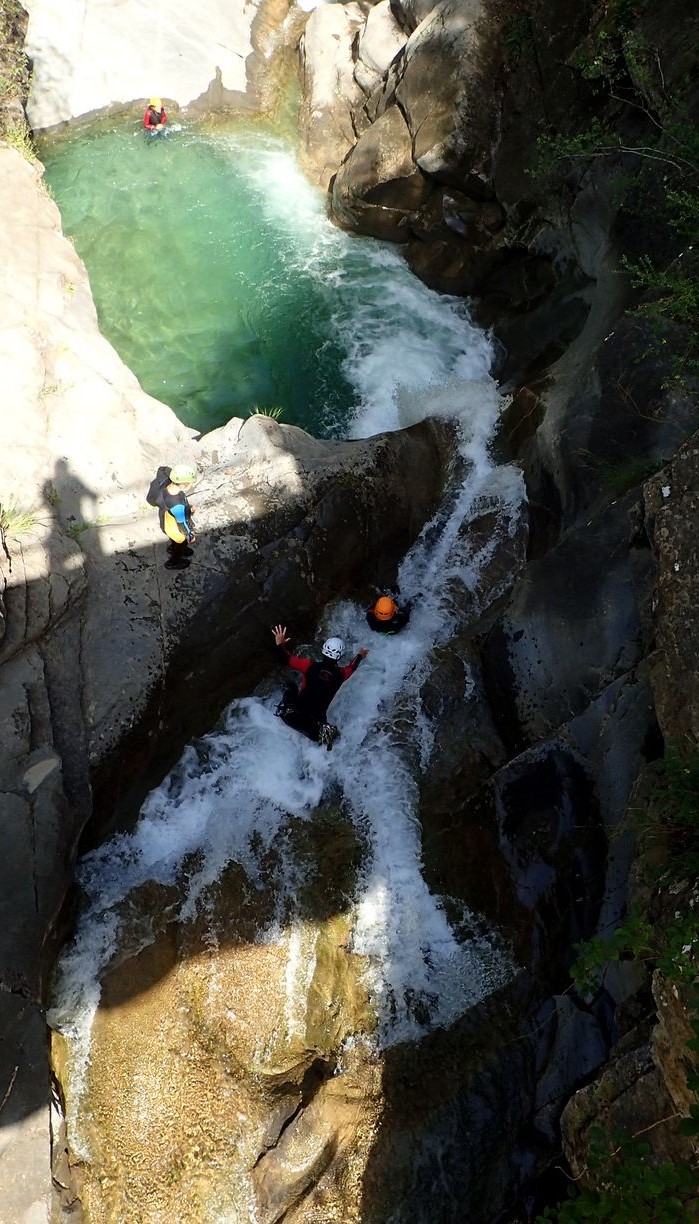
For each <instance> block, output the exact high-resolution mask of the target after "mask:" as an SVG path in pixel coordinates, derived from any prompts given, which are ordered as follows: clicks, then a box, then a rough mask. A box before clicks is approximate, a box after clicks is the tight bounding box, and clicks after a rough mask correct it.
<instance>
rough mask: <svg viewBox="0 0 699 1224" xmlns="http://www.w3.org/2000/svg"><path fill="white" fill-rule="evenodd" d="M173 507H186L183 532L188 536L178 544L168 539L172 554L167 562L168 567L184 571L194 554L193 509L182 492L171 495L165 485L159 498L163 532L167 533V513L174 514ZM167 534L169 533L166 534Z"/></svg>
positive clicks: (169, 550)
mask: <svg viewBox="0 0 699 1224" xmlns="http://www.w3.org/2000/svg"><path fill="white" fill-rule="evenodd" d="M173 506H184V508H185V521H184V523H183V524H182V530H183V531H184V533H185V535H186V536H187V539H186V540H182V541H181V543H178V542H177V541H176V540H170V539H169V538H168V539H169V542H168V546H167V550H168V552H169V554H170V561H169V562H166V565H167V566H168V568H173V569H184V568H185V567H186V566H187V565H188V564H189V562H188V561H187V557H189V556H191V553H192V550H191V548H190V547H189V540H190V536H192V535H193V534H194V531H193V528H192V508H191V506H190V504H189V502H188V501H187V498H186V497H185V495H184V493H183V492H182V491H181V490H180V491H179V492H177V493H170V492H169V491H168V488H167V485H165V486H164V487H163V488H161V490H160V495H159V497H158V513H159V515H160V528H161V530H162V531H163V532H165V511H166V510H169V511H170V513H171V514H172V508H173ZM165 534H167V533H166V532H165Z"/></svg>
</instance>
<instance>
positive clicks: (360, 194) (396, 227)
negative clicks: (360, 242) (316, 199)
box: [332, 106, 431, 242]
mask: <svg viewBox="0 0 699 1224" xmlns="http://www.w3.org/2000/svg"><path fill="white" fill-rule="evenodd" d="M430 191H431V187H430V184H429V183H428V182H427V180H426V179H425V177H424V176H423V175H422V174H421V173H420V171H419V170H418V169H417V167H416V166H415V163H414V161H413V156H412V141H411V138H410V133H409V131H408V128H407V126H406V123H405V119H404V118H403V115H402V113H401V111H400V110H399V109H398V107H397V106H390V107H389V108H388V109H387V110H386V111H385V112H384V113H383V114H382V115H381V116H380V118H379V119H377V120H376V122H375V123H373V124H372V125H371V127H370V128H368V129H367V131H366V132H364V133H363V134H362V135H361V136H360V138H359V140H358V141H357V143H356V144H355V146H354V148H353V149H352V151H351V153H350V154H349V156H348V157H347V159H346V161H345V162H344V163H343V165H342V166H341V167H340V169H339V171H338V173H337V175H336V178H335V181H334V183H333V188H332V211H333V215H334V216H335V217H336V218H337V220H339V221H340V222H341V223H342V224H343V225H344V226H345V227H346V228H347V229H354V230H358V231H359V232H360V233H363V234H371V235H372V236H373V237H374V238H384V239H388V240H389V241H391V242H407V240H408V238H409V237H410V230H409V221H410V218H411V215H412V213H413V212H414V211H415V210H416V209H418V208H419V207H420V205H422V204H424V202H425V200H426V199H427V198H428V196H429V194H430Z"/></svg>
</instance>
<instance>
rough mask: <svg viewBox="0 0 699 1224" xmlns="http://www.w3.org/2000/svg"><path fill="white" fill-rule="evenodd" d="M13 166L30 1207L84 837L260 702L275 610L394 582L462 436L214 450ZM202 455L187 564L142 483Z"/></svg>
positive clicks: (7, 327) (20, 878)
mask: <svg viewBox="0 0 699 1224" xmlns="http://www.w3.org/2000/svg"><path fill="white" fill-rule="evenodd" d="M0 166H1V170H2V173H0V211H1V213H2V216H3V228H2V234H1V235H0V246H1V250H2V261H1V262H2V268H3V273H2V276H3V299H2V329H1V331H0V365H1V368H2V379H3V387H4V392H5V396H6V399H5V403H6V404H7V405H10V406H11V408H12V411H10V412H9V413H7V414H6V415H5V416H4V418H3V429H4V437H5V442H6V448H7V449H6V453H7V455H8V456H11V462H9V463H8V466H7V467H6V471H5V474H4V476H3V478H2V482H1V485H2V492H1V494H0V502H1V503H2V506H3V507H4V509H5V511H6V512H7V514H8V518H7V527H6V530H5V537H4V538H5V547H6V551H4V552H3V553H2V554H0V591H1V594H2V621H1V622H0V624H1V631H0V638H1V643H0V680H1V684H0V703H1V706H0V708H1V711H2V717H1V719H0V743H1V745H2V752H1V753H0V757H1V760H2V765H1V766H0V778H1V785H2V820H3V822H4V829H5V833H6V839H7V853H6V856H5V860H4V868H3V887H2V913H3V916H4V924H3V930H4V932H5V934H4V936H3V940H2V951H1V954H0V959H1V968H0V979H1V981H2V985H3V992H2V993H1V994H0V1004H1V1010H2V1023H3V1031H4V1034H5V1041H4V1043H3V1046H2V1066H1V1068H0V1083H2V1085H3V1092H4V1091H5V1089H9V1095H8V1098H7V1100H6V1102H5V1104H4V1107H3V1112H4V1116H3V1119H2V1120H3V1123H4V1124H5V1126H4V1131H3V1135H4V1140H5V1147H4V1149H3V1152H4V1159H5V1163H6V1167H7V1168H8V1169H14V1170H16V1171H17V1172H16V1177H15V1178H14V1182H13V1186H14V1189H13V1191H12V1194H11V1195H9V1197H7V1196H6V1197H5V1199H4V1205H3V1210H4V1211H5V1212H6V1213H8V1214H7V1215H6V1218H8V1219H9V1218H12V1219H13V1220H21V1219H23V1218H24V1217H23V1213H24V1212H25V1211H27V1210H29V1209H30V1208H31V1206H32V1203H33V1202H34V1201H35V1199H36V1200H39V1199H42V1197H43V1196H45V1195H46V1194H47V1193H48V1187H49V1185H50V1177H49V1166H48V1160H49V1133H48V1130H49V1114H48V1101H49V1070H48V1065H47V1061H46V1046H45V1029H44V1020H43V1004H44V997H45V986H46V972H47V970H48V968H49V967H50V965H51V963H52V960H53V953H54V945H55V937H56V929H55V924H56V919H57V916H58V914H59V911H60V909H61V905H62V902H63V900H64V898H65V894H66V890H67V889H68V887H69V884H70V881H71V878H72V868H73V863H74V857H75V853H76V845H77V841H78V838H79V837H80V835H81V832H82V831H83V829H84V827H85V825H86V823H87V822H88V820H91V819H95V820H99V819H103V818H104V814H105V812H106V811H107V810H108V811H109V812H110V813H111V814H112V816H116V817H118V816H119V815H120V814H123V812H124V811H128V812H133V810H134V804H137V803H138V801H139V799H140V797H142V795H143V794H144V793H145V792H146V791H147V790H148V789H149V788H150V786H151V785H152V784H153V781H154V780H156V779H158V778H160V777H162V774H163V772H164V770H165V769H166V768H167V767H168V766H169V764H171V763H172V761H173V760H175V759H176V757H177V756H178V755H179V752H180V751H181V748H182V746H183V744H184V743H185V742H186V741H187V740H188V739H189V738H191V736H192V735H194V734H196V733H198V732H199V731H202V730H204V729H206V728H207V727H209V726H210V725H211V724H212V722H213V721H214V720H215V718H216V716H217V714H218V713H219V712H220V710H221V709H222V707H223V706H224V705H225V703H226V702H227V701H228V700H230V698H231V697H232V696H233V695H235V694H237V693H243V692H248V691H249V689H250V687H251V686H252V685H254V683H256V681H257V679H259V677H260V676H261V675H262V674H264V673H265V672H266V671H267V670H268V669H269V667H270V664H271V662H272V658H271V654H270V651H269V646H268V637H269V629H268V626H269V625H270V624H271V623H273V622H274V621H276V620H277V619H278V618H279V617H280V616H285V617H286V616H288V615H290V614H293V617H294V619H295V621H296V623H297V627H298V628H299V629H302V628H307V629H309V630H310V629H311V628H312V626H313V622H314V620H315V617H316V615H317V613H318V610H319V609H320V608H322V607H323V606H324V604H325V603H326V602H327V601H328V599H330V598H331V597H332V596H333V595H337V594H339V593H340V592H342V591H345V590H347V591H349V590H351V589H353V588H354V587H355V585H356V586H359V587H361V588H364V587H365V585H366V583H367V582H371V581H372V580H375V581H378V582H385V581H389V580H390V579H391V577H392V575H393V574H394V572H395V565H396V563H397V560H398V558H399V557H400V556H401V555H402V554H403V552H404V551H405V549H406V547H407V546H408V545H409V543H410V542H411V540H412V539H413V538H414V537H415V535H416V534H417V532H418V531H419V529H420V527H421V526H422V524H423V522H424V520H425V518H426V517H428V516H429V515H430V514H431V512H432V510H433V508H434V507H435V505H436V504H437V502H438V500H439V497H440V493H441V489H442V484H443V479H444V473H445V471H446V469H447V467H448V465H449V462H450V450H451V441H450V436H449V431H448V429H446V428H441V427H439V426H437V427H433V426H431V425H424V426H417V427H415V428H414V429H412V430H410V431H407V432H406V433H403V434H395V435H389V436H387V437H385V438H376V439H373V440H370V441H368V442H364V443H356V444H353V443H345V444H341V443H330V442H327V443H324V442H319V441H316V440H315V439H312V438H310V437H308V436H307V435H306V434H304V433H303V431H301V430H296V429H293V428H291V427H288V428H287V427H283V426H279V425H277V424H276V423H274V422H273V421H271V420H267V419H263V418H257V419H253V420H250V421H247V422H242V421H233V422H231V423H229V425H228V426H227V427H226V429H224V430H220V431H216V432H215V433H214V434H212V435H209V437H208V438H206V439H202V440H200V441H198V442H195V441H194V439H193V438H192V436H191V434H190V431H188V430H186V429H185V428H184V427H183V426H182V425H181V424H180V423H179V422H178V421H177V420H176V418H175V417H174V414H173V413H172V412H171V411H170V409H169V408H167V407H166V405H164V404H161V403H159V402H158V401H156V400H153V399H151V398H150V397H149V396H147V395H146V394H145V393H144V392H143V391H142V390H141V389H140V387H139V385H138V383H137V381H136V379H135V378H134V376H133V375H132V374H131V373H130V372H129V371H128V370H127V369H126V368H125V367H124V366H123V365H122V363H121V361H120V360H119V359H118V357H117V355H116V353H115V352H114V350H113V349H112V348H111V346H110V345H109V344H108V343H107V342H106V341H105V340H104V339H103V337H102V336H101V335H100V334H99V330H98V326H97V319H96V313H95V309H94V305H93V303H92V298H91V294H90V290H89V283H88V280H87V275H86V272H85V269H84V267H83V265H82V264H81V262H80V260H79V259H78V257H77V255H76V253H75V251H74V249H73V247H72V245H71V244H70V243H69V242H67V241H66V240H65V239H64V238H63V236H62V234H61V231H60V218H59V214H58V210H57V209H56V206H55V205H54V204H53V202H52V201H51V200H50V199H49V197H48V195H47V194H46V193H45V192H44V190H43V188H42V184H41V175H40V172H39V170H37V168H35V167H34V166H32V165H30V164H29V163H28V162H26V161H25V160H24V159H23V158H22V157H21V156H20V155H19V153H17V152H15V151H14V150H12V149H9V148H7V147H5V148H1V149H0ZM182 460H188V461H190V462H193V463H194V464H195V465H196V467H197V468H198V470H199V472H200V477H201V478H200V481H199V484H198V487H197V497H196V503H198V504H197V513H198V519H199V541H198V544H197V553H196V558H195V561H194V562H193V564H192V566H191V568H190V569H189V570H187V571H186V572H184V573H173V572H171V571H167V570H165V569H164V568H163V562H164V560H165V558H166V553H165V544H166V540H165V537H164V536H163V535H161V534H160V532H159V529H158V524H157V513H156V511H154V510H153V509H152V508H151V507H149V506H148V505H147V504H146V502H145V492H146V490H147V488H148V484H149V483H150V480H151V478H152V476H153V474H154V472H155V469H156V468H157V466H158V465H159V464H160V463H161V462H169V463H174V462H177V461H182ZM20 513H21V514H23V515H24V516H25V517H24V522H23V523H20V519H19V517H18V516H19V515H20ZM338 534H341V536H342V540H343V550H342V551H339V550H338V549H337V548H335V546H334V541H335V539H336V538H337V536H338ZM368 556H370V558H371V559H370V561H367V557H368ZM8 1193H9V1192H8ZM12 1195H16V1197H14V1198H13V1197H12Z"/></svg>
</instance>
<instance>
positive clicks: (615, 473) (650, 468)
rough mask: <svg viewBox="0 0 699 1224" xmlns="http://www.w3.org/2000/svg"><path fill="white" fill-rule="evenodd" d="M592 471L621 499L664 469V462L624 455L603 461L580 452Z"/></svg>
mask: <svg viewBox="0 0 699 1224" xmlns="http://www.w3.org/2000/svg"><path fill="white" fill-rule="evenodd" d="M579 453H580V456H581V458H582V459H583V460H584V462H585V463H586V464H587V466H588V467H589V468H590V470H591V471H594V472H596V473H597V475H598V477H599V479H600V482H601V483H602V484H603V485H604V487H605V488H606V489H609V490H610V491H611V492H612V493H615V494H616V496H617V497H621V496H622V495H623V494H624V493H626V492H628V490H629V489H635V488H636V487H637V486H638V485H639V484H642V483H643V482H644V480H648V478H649V477H650V476H652V475H653V474H654V473H655V472H657V471H658V469H659V468H660V467H662V460H657V461H656V462H654V463H653V462H650V461H647V460H644V459H638V458H634V457H633V456H632V455H624V456H622V457H620V458H619V459H616V460H615V459H603V458H601V457H600V456H599V455H594V454H592V453H591V452H590V451H581V452H579Z"/></svg>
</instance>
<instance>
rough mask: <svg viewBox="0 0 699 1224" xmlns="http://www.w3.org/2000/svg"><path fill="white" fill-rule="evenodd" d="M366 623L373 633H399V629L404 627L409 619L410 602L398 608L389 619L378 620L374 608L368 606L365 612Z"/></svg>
mask: <svg viewBox="0 0 699 1224" xmlns="http://www.w3.org/2000/svg"><path fill="white" fill-rule="evenodd" d="M366 619H367V624H368V626H369V628H370V629H373V630H374V632H375V633H400V631H401V629H405V626H406V625H407V623H408V621H409V620H410V604H406V606H405V607H404V608H398V610H397V612H396V613H395V615H394V616H392V617H391V619H390V620H379V618H378V616H376V615H375V614H374V609H373V607H372V608H369V610H368V612H367V614H366Z"/></svg>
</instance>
